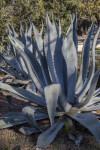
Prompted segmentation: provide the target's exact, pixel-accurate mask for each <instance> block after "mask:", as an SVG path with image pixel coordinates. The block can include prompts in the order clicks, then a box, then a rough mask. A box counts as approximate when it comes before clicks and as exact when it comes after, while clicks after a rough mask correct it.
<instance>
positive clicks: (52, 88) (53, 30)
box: [0, 14, 100, 147]
mask: <svg viewBox="0 0 100 150" xmlns="http://www.w3.org/2000/svg"><path fill="white" fill-rule="evenodd" d="M76 19H77V18H76V14H75V15H74V16H73V17H72V18H71V24H70V26H69V28H68V31H67V33H66V35H65V37H64V38H63V37H62V33H61V25H60V21H59V26H57V24H56V22H55V20H54V17H52V22H51V21H50V19H49V17H48V15H47V16H46V30H45V33H44V39H42V35H41V33H39V31H38V30H37V28H36V27H35V25H34V24H33V23H32V22H31V25H32V28H33V31H34V35H35V43H36V50H37V53H38V56H39V60H37V58H36V57H34V55H32V53H31V52H30V51H29V48H28V47H27V46H26V45H25V42H24V41H20V40H19V38H17V37H15V36H14V35H13V34H12V33H11V32H10V33H9V39H10V42H11V44H12V45H13V47H14V51H15V53H17V54H18V56H19V57H21V58H22V59H23V61H24V63H25V65H26V67H27V71H28V74H29V76H30V79H31V81H32V82H33V83H34V84H35V86H36V87H37V89H38V91H39V92H40V94H41V95H40V96H39V95H37V94H33V93H32V92H29V91H27V90H25V89H19V88H16V87H13V86H11V85H8V84H5V83H0V89H3V90H7V91H9V92H12V93H14V94H16V95H17V96H19V97H22V98H25V99H28V100H30V101H32V102H34V103H35V104H37V107H33V106H26V107H24V108H23V109H22V112H13V113H11V112H9V113H8V114H5V115H3V116H2V120H0V129H3V128H7V127H10V126H13V125H18V124H23V123H26V122H28V123H29V124H30V125H31V127H25V126H23V127H21V128H20V129H19V130H20V132H22V133H23V134H25V135H30V134H32V133H36V132H41V134H40V135H39V137H38V141H37V146H38V147H46V146H48V145H49V144H50V143H51V142H52V141H53V140H54V138H55V137H56V135H57V133H58V132H59V130H60V129H61V128H62V127H63V125H64V124H65V123H66V122H67V120H68V118H72V120H76V121H77V122H79V123H80V124H82V125H83V126H85V127H86V128H88V129H89V131H90V132H91V133H92V134H93V135H94V136H95V138H96V139H97V141H98V142H100V122H99V120H98V119H97V116H96V115H95V114H93V113H92V111H94V110H99V109H100V96H99V94H100V88H98V89H96V84H97V81H98V78H99V75H100V68H98V70H97V71H96V72H95V46H96V41H97V37H98V35H99V32H100V27H99V28H98V29H97V31H96V33H95V35H94V39H93V43H92V49H91V57H92V60H91V63H90V64H91V65H90V69H89V58H90V42H91V37H92V34H93V30H94V22H93V23H92V25H91V27H90V29H89V32H88V34H87V37H86V39H85V41H84V45H83V50H82V58H81V65H80V73H79V75H77V59H78V58H77V46H78V45H77V44H78V39H77V32H76ZM22 35H23V34H22ZM46 118H49V119H50V125H45V126H39V125H38V124H37V122H36V121H37V120H42V119H46Z"/></svg>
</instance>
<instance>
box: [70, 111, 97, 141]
mask: <svg viewBox="0 0 100 150" xmlns="http://www.w3.org/2000/svg"><path fill="white" fill-rule="evenodd" d="M71 117H72V118H73V119H75V120H76V121H78V122H79V123H80V124H82V125H84V126H85V127H86V128H87V129H88V130H89V131H90V132H91V133H92V134H93V135H94V136H95V138H96V139H97V141H98V142H99V143H100V122H99V120H98V119H97V118H96V116H95V115H93V114H90V113H76V114H73V115H71Z"/></svg>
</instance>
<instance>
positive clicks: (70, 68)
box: [62, 16, 77, 103]
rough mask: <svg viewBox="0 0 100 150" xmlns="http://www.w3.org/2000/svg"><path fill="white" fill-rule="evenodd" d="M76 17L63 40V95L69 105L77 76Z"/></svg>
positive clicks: (72, 100)
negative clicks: (65, 95)
mask: <svg viewBox="0 0 100 150" xmlns="http://www.w3.org/2000/svg"><path fill="white" fill-rule="evenodd" d="M74 30H76V16H74V17H73V19H72V20H71V25H70V26H69V28H68V31H67V33H66V36H65V38H64V40H63V47H62V53H63V59H64V80H65V81H64V82H65V90H66V91H65V94H67V99H68V101H69V102H70V103H73V102H74V94H75V86H76V75H77V47H76V44H77V43H76V38H77V37H76V34H75V31H74Z"/></svg>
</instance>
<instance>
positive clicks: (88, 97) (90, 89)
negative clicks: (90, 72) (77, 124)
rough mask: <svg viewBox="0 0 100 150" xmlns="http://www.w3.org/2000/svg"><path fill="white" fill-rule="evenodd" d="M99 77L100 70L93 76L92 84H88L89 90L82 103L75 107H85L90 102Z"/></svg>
mask: <svg viewBox="0 0 100 150" xmlns="http://www.w3.org/2000/svg"><path fill="white" fill-rule="evenodd" d="M99 75H100V68H99V69H98V70H97V71H96V72H95V74H94V77H93V79H92V82H91V84H90V88H89V92H88V94H87V97H86V98H85V100H84V101H83V102H82V103H80V104H78V105H77V107H78V108H80V107H83V106H85V105H86V104H88V103H89V101H90V100H91V98H92V96H93V93H94V91H95V88H96V85H97V81H98V78H99Z"/></svg>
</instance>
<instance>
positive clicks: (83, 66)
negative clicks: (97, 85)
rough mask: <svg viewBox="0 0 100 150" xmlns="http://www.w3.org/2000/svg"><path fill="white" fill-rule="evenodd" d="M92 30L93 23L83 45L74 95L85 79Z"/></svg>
mask: <svg viewBox="0 0 100 150" xmlns="http://www.w3.org/2000/svg"><path fill="white" fill-rule="evenodd" d="M93 30H94V22H93V23H92V25H91V28H90V30H89V32H88V35H87V37H86V39H85V41H84V44H83V49H82V59H81V66H80V73H79V77H78V82H77V85H76V94H77V93H78V92H79V91H80V90H81V89H82V87H83V85H84V82H85V79H86V77H87V72H88V66H89V57H90V43H91V37H92V34H93Z"/></svg>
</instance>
